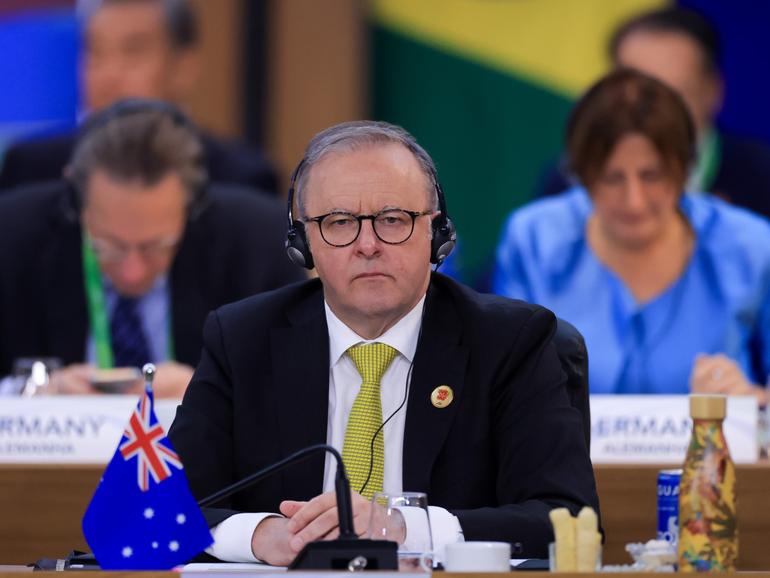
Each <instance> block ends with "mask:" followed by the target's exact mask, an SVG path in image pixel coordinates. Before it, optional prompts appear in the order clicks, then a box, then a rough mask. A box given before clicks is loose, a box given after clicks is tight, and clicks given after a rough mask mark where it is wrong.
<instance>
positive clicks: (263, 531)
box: [251, 492, 406, 566]
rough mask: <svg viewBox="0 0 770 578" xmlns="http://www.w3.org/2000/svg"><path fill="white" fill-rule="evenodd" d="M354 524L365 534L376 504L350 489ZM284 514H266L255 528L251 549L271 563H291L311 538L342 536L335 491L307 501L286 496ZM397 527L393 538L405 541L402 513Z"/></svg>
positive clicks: (377, 506)
mask: <svg viewBox="0 0 770 578" xmlns="http://www.w3.org/2000/svg"><path fill="white" fill-rule="evenodd" d="M351 497H352V502H353V528H354V531H355V533H356V534H357V535H358V536H360V537H364V536H365V535H366V533H367V531H368V528H369V520H370V518H371V513H372V508H373V507H376V508H382V506H379V505H376V504H375V505H373V504H372V502H371V501H370V500H367V499H366V498H364V497H363V496H361V495H360V494H357V493H355V492H352V493H351ZM279 509H280V511H281V514H283V515H284V516H286V517H285V518H266V519H264V520H263V521H262V522H261V523H260V524H259V525H258V526H257V528H256V529H255V530H254V534H253V536H252V540H251V549H252V551H253V553H254V555H255V556H256V557H257V558H258V559H259V560H262V561H264V562H267V563H268V564H275V565H280V566H285V565H287V564H289V563H290V562H291V561H292V560H293V559H294V557H295V556H296V555H297V554H298V553H299V551H300V550H302V548H303V547H304V546H305V544H307V543H308V542H313V541H315V540H334V539H335V538H337V537H338V536H339V517H338V513H337V500H336V497H335V494H334V492H326V493H324V494H321V495H320V496H316V497H315V498H313V499H312V500H310V501H308V502H296V501H293V500H286V501H284V502H281V505H280V508H279ZM394 523H395V524H396V527H395V528H393V529H392V531H391V532H389V535H390V536H391V539H394V540H396V541H397V542H403V541H404V539H405V538H406V527H405V525H404V523H403V518H401V516H398V515H397V516H395V517H394Z"/></svg>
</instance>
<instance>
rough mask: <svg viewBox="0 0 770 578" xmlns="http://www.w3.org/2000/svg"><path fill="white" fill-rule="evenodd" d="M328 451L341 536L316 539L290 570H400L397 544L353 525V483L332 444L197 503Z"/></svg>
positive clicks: (311, 449) (223, 495)
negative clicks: (364, 533) (334, 464)
mask: <svg viewBox="0 0 770 578" xmlns="http://www.w3.org/2000/svg"><path fill="white" fill-rule="evenodd" d="M319 451H324V452H329V453H331V454H332V455H333V456H334V458H335V459H336V460H337V474H336V476H335V478H334V493H335V496H336V498H337V513H338V515H339V534H340V535H339V538H337V539H336V540H325V541H324V540H317V541H315V542H310V543H308V544H306V545H305V547H304V548H303V549H302V550H300V552H299V554H297V556H296V557H295V558H294V560H293V561H292V563H291V564H290V565H289V569H290V570H351V571H353V570H398V556H397V552H398V544H396V543H395V542H392V541H388V540H362V539H360V538H359V537H358V535H357V534H356V532H355V529H354V527H353V502H352V499H351V496H350V482H349V481H348V476H347V474H346V473H345V465H344V464H343V463H342V456H341V455H340V454H339V452H338V451H337V450H336V449H334V448H333V447H332V446H330V445H327V444H316V445H313V446H310V447H307V448H304V449H301V450H299V451H298V452H295V453H293V454H291V455H290V456H288V457H286V458H284V459H282V460H281V461H279V462H276V463H274V464H272V465H270V466H267V467H266V468H263V469H261V470H258V471H256V472H254V473H253V474H251V475H249V476H246V477H245V478H243V479H242V480H240V481H238V482H235V483H234V484H231V485H229V486H227V487H225V488H222V489H221V490H219V491H218V492H215V493H213V494H211V495H210V496H207V497H205V498H203V499H202V500H200V501H199V502H198V506H199V507H201V508H205V507H207V506H210V505H212V504H215V503H216V502H219V501H220V500H223V499H225V498H228V497H230V496H232V495H233V494H235V493H236V492H239V491H241V490H243V489H245V488H248V487H251V486H252V485H254V484H256V483H257V482H259V481H261V480H263V479H265V478H267V477H268V476H271V475H272V474H274V473H276V472H279V471H281V470H283V469H284V468H286V467H288V466H290V465H294V464H298V463H300V462H303V461H305V460H306V459H308V458H309V457H310V456H311V455H313V454H315V453H317V452H319Z"/></svg>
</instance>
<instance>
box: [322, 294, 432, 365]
mask: <svg viewBox="0 0 770 578" xmlns="http://www.w3.org/2000/svg"><path fill="white" fill-rule="evenodd" d="M424 304H425V295H423V296H422V299H420V300H419V301H418V302H417V305H415V306H414V307H413V308H412V310H411V311H409V313H407V314H406V315H404V316H403V317H402V318H401V319H399V321H398V323H396V324H395V325H394V326H393V327H391V328H390V329H388V330H387V331H386V332H385V333H383V334H382V335H380V336H379V337H377V338H375V339H364V338H363V337H361V336H360V335H358V334H357V333H356V332H355V331H353V330H352V329H351V328H350V327H348V326H347V325H345V323H343V322H342V320H341V319H340V318H339V317H337V316H336V315H335V314H334V312H333V311H332V310H331V307H329V304H328V303H327V302H326V300H325V299H324V310H325V312H326V325H327V327H328V328H329V364H330V367H333V366H335V365H336V364H337V363H338V362H339V360H340V358H341V357H342V356H343V355H345V352H346V351H347V350H348V349H350V348H351V347H353V346H354V345H358V344H359V343H375V342H377V343H384V344H386V345H390V346H391V347H392V348H393V349H395V350H396V351H398V352H399V353H400V354H401V355H403V356H404V357H405V358H406V360H407V361H408V362H409V363H411V362H412V359H413V358H414V353H415V351H416V350H417V337H418V336H419V334H420V325H421V324H422V308H423V305H424Z"/></svg>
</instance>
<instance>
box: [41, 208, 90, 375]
mask: <svg viewBox="0 0 770 578" xmlns="http://www.w3.org/2000/svg"><path fill="white" fill-rule="evenodd" d="M59 217H61V218H59ZM52 226H53V228H54V230H55V231H56V232H54V233H53V234H52V235H51V240H52V242H51V243H50V244H49V246H48V249H47V250H46V251H45V253H44V254H43V255H41V256H40V258H41V261H42V262H43V270H44V271H46V272H47V277H48V278H47V280H46V282H45V288H44V292H45V302H46V304H47V305H46V307H45V310H46V312H47V313H46V314H47V317H48V318H47V320H46V322H45V323H46V326H47V327H48V335H49V344H48V347H49V350H50V353H51V355H54V356H56V357H60V358H61V359H62V361H63V362H64V363H65V364H69V363H81V362H83V361H84V360H85V357H86V350H85V347H86V338H87V335H88V310H87V308H86V296H85V287H84V284H83V259H82V254H81V251H82V249H81V237H80V227H79V226H78V225H77V223H76V222H70V221H68V220H66V219H64V217H62V216H57V219H56V220H55V222H54V223H52Z"/></svg>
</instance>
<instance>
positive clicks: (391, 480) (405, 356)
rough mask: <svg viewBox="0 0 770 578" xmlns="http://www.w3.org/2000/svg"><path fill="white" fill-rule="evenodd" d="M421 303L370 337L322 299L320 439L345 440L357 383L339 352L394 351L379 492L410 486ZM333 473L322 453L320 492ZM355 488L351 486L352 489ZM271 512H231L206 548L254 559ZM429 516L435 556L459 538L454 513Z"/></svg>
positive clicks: (384, 387) (328, 487)
mask: <svg viewBox="0 0 770 578" xmlns="http://www.w3.org/2000/svg"><path fill="white" fill-rule="evenodd" d="M424 302H425V297H424V296H423V298H422V299H421V300H420V302H419V303H417V305H415V306H414V308H413V309H412V310H411V311H410V312H409V313H407V314H406V315H405V316H404V317H403V318H402V319H400V320H399V321H398V323H396V324H395V325H394V326H393V327H391V328H390V329H388V330H387V331H386V332H385V333H383V334H382V335H380V336H379V337H378V338H376V339H373V340H368V339H364V338H363V337H361V336H359V335H358V334H356V333H355V332H354V331H353V330H352V329H350V327H348V326H347V325H345V324H344V323H343V322H342V321H341V320H340V319H339V318H338V317H337V316H336V315H335V314H334V312H333V311H332V310H331V308H330V307H329V305H328V304H327V303H324V308H325V312H326V324H327V326H328V329H329V365H330V367H329V409H328V421H327V430H326V431H327V433H326V443H328V444H329V445H331V446H333V447H335V448H337V449H338V450H339V451H340V452H341V451H342V445H343V442H344V439H345V430H346V428H347V423H348V416H349V414H350V410H351V408H352V407H353V402H354V401H355V399H356V396H357V395H358V391H359V389H360V388H361V375H360V374H359V373H358V370H357V369H356V366H355V364H354V363H353V360H352V359H350V357H349V356H347V355H345V352H346V351H347V350H348V349H349V348H350V347H352V346H354V345H358V344H360V343H374V342H377V343H385V344H386V345H389V346H391V347H392V348H394V349H395V350H396V351H398V355H396V357H395V359H394V360H393V362H392V363H391V364H390V366H389V367H388V369H387V370H386V371H385V373H384V374H383V376H382V380H381V381H380V397H381V400H382V416H383V420H386V419H388V417H390V416H391V414H393V413H394V412H396V409H397V408H398V407H399V406H400V405H401V403H402V402H404V405H403V407H401V408H400V409H399V410H398V411H397V412H396V413H395V414H394V415H393V417H392V418H391V419H390V421H388V423H387V424H386V425H385V427H384V428H383V434H384V441H385V464H384V477H383V491H385V492H392V493H399V492H402V491H409V490H410V488H403V487H402V485H403V484H402V470H403V468H402V463H403V446H404V425H405V423H406V406H407V404H406V402H405V397H406V395H407V391H406V389H407V388H408V383H407V377H408V375H409V368H410V366H411V364H412V361H413V359H414V354H415V350H416V349H417V340H418V337H419V334H420V325H421V323H422V309H423V305H424ZM335 473H336V463H335V461H334V458H333V457H332V456H331V455H330V454H327V456H326V463H325V466H324V483H323V490H324V492H328V491H333V490H334V476H335ZM360 489H361V488H351V490H353V491H355V492H357V491H359V490H360ZM428 501H430V496H428ZM403 513H404V518H405V521H406V525H407V543H406V544H405V546H406V547H407V548H409V542H410V541H411V540H410V536H411V537H412V538H413V539H415V540H417V539H418V537H417V536H416V535H415V533H416V528H418V527H419V526H418V525H417V524H411V527H412V530H411V534H410V523H409V517H410V512H409V511H408V509H405V510H403ZM274 515H275V514H269V513H254V514H236V515H234V516H231V517H229V518H227V519H226V520H224V521H223V522H222V523H220V524H219V525H218V526H216V527H215V528H213V529H212V535H213V536H214V544H213V545H212V546H211V547H210V548H209V549H208V550H207V552H208V553H209V554H211V555H213V556H216V557H217V558H219V559H220V560H226V561H230V562H255V561H257V560H256V558H255V557H254V554H253V552H252V550H251V536H252V534H253V533H254V529H255V528H256V527H257V524H259V523H260V522H261V521H262V520H264V519H265V518H266V517H269V516H274ZM429 515H430V523H431V534H432V538H433V549H434V552H435V553H436V555H437V558H438V559H441V558H443V549H444V546H445V545H446V544H449V543H453V542H458V541H462V539H463V535H462V530H461V528H460V523H459V521H458V520H457V518H456V517H455V516H453V515H452V514H451V513H449V512H448V511H447V510H445V509H444V508H439V507H436V506H430V508H429Z"/></svg>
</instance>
